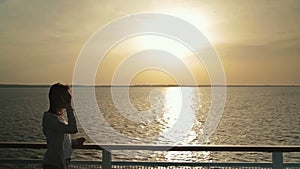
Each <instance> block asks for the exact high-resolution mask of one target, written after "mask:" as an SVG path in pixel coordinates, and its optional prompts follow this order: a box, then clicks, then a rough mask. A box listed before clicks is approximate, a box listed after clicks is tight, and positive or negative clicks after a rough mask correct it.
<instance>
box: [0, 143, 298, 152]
mask: <svg viewBox="0 0 300 169" xmlns="http://www.w3.org/2000/svg"><path fill="white" fill-rule="evenodd" d="M0 148H32V149H45V148H47V144H46V143H45V142H0ZM73 148H74V149H95V150H103V149H106V150H150V151H236V152H237V151H247V152H300V146H296V145H291V146H290V145H283V146H279V145H175V146H168V145H136V144H133V145H129V144H102V145H97V144H95V143H85V144H84V145H81V146H73Z"/></svg>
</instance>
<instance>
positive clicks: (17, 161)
mask: <svg viewBox="0 0 300 169" xmlns="http://www.w3.org/2000/svg"><path fill="white" fill-rule="evenodd" d="M42 162H43V160H42V159H5V158H0V164H1V163H7V164H41V163H42ZM71 164H73V165H87V164H88V165H101V164H102V161H90V160H86V161H85V160H72V161H71ZM112 165H117V166H122V165H123V166H130V165H132V166H214V167H224V166H234V167H272V163H252V162H250V163H249V162H236V163H234V162H228V163H224V162H214V163H212V162H201V163H199V162H139V161H135V162H130V161H112ZM284 167H300V164H299V163H284Z"/></svg>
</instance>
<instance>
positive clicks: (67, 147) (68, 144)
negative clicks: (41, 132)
mask: <svg viewBox="0 0 300 169" xmlns="http://www.w3.org/2000/svg"><path fill="white" fill-rule="evenodd" d="M59 121H60V122H62V123H65V124H68V123H67V121H66V120H65V119H64V117H63V116H59ZM71 155H72V141H71V135H70V134H64V156H65V159H71Z"/></svg>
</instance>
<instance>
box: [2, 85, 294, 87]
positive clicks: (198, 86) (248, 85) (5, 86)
mask: <svg viewBox="0 0 300 169" xmlns="http://www.w3.org/2000/svg"><path fill="white" fill-rule="evenodd" d="M50 86H52V84H0V87H50ZM70 86H72V87H300V84H228V85H218V84H217V85H209V84H201V85H188V84H187V85H180V84H134V85H123V84H119V85H108V84H100V85H82V84H80V85H70Z"/></svg>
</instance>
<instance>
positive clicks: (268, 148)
mask: <svg viewBox="0 0 300 169" xmlns="http://www.w3.org/2000/svg"><path fill="white" fill-rule="evenodd" d="M0 148H31V149H45V148H47V144H46V143H45V142H0ZM73 149H94V150H102V164H101V165H102V169H111V166H112V161H111V152H110V151H111V150H150V151H230V152H233V151H235V152H239V151H240V152H246V151H247V152H271V153H272V163H271V164H272V167H273V169H283V168H285V167H284V166H286V164H285V163H284V162H283V155H282V153H283V152H300V146H297V145H282V146H279V145H175V146H172V145H146V144H140V145H136V144H134V145H130V144H101V145H97V144H95V143H85V144H84V145H80V146H73Z"/></svg>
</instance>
